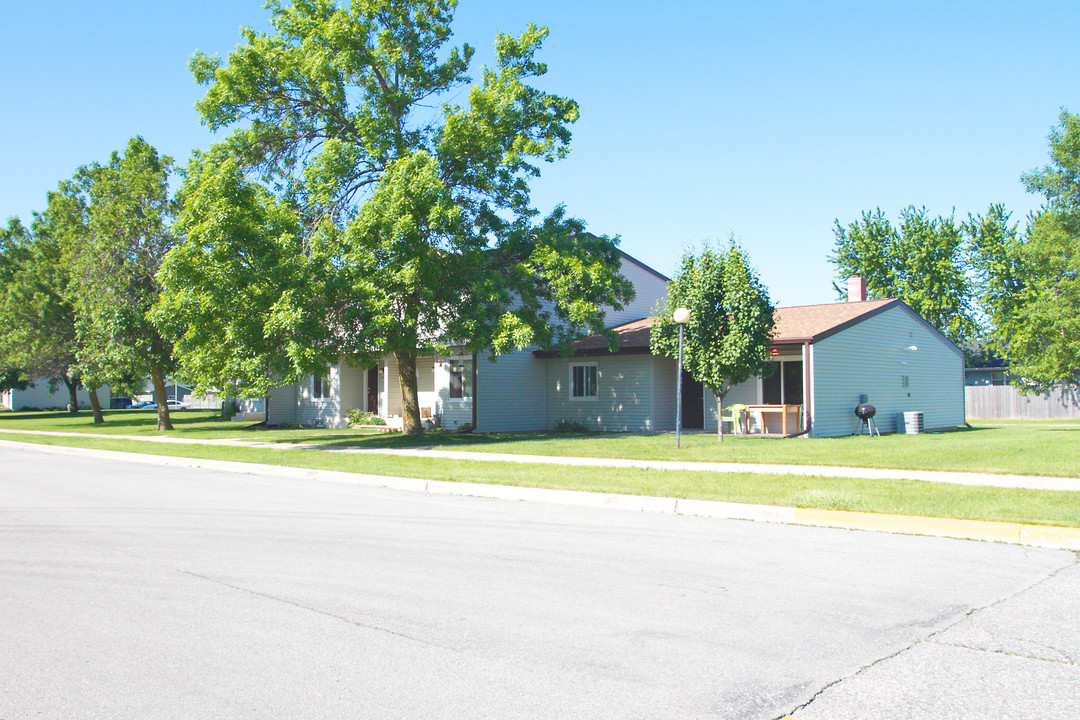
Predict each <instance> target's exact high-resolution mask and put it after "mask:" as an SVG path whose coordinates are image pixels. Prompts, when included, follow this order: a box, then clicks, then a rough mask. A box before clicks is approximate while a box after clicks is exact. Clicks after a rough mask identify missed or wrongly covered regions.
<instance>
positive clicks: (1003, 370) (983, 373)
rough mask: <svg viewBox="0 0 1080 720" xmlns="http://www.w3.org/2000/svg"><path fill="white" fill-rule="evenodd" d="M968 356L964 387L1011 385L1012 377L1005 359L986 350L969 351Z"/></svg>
mask: <svg viewBox="0 0 1080 720" xmlns="http://www.w3.org/2000/svg"><path fill="white" fill-rule="evenodd" d="M967 355H968V357H967V366H966V367H965V368H964V385H966V386H969V387H980V386H985V385H997V386H1001V385H1008V384H1009V380H1011V379H1012V376H1011V375H1010V374H1009V363H1008V361H1006V360H1005V359H1004V358H1001V357H998V356H997V354H995V353H993V352H990V351H988V350H986V349H984V348H975V349H969V352H968V354H967Z"/></svg>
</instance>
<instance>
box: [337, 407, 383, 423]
mask: <svg viewBox="0 0 1080 720" xmlns="http://www.w3.org/2000/svg"><path fill="white" fill-rule="evenodd" d="M345 418H346V419H347V420H348V421H349V426H350V427H352V426H353V425H385V424H386V421H385V420H383V419H382V418H381V417H379V416H378V415H376V414H375V413H369V412H367V411H366V410H363V409H361V408H353V409H352V410H350V411H349V412H348V413H346V414H345Z"/></svg>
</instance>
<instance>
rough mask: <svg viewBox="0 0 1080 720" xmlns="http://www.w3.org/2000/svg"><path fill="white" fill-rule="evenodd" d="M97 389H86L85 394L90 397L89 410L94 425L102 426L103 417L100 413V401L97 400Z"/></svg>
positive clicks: (103, 422)
mask: <svg viewBox="0 0 1080 720" xmlns="http://www.w3.org/2000/svg"><path fill="white" fill-rule="evenodd" d="M97 391H98V389H97V388H87V389H86V394H87V395H89V396H90V410H92V411H93V413H94V424H95V425H104V424H105V415H104V414H103V413H102V412H101V401H100V400H98V396H97Z"/></svg>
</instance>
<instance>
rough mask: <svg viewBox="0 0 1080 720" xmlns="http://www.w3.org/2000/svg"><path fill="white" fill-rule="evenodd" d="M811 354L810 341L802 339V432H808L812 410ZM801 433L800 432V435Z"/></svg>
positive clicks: (812, 375) (812, 374)
mask: <svg viewBox="0 0 1080 720" xmlns="http://www.w3.org/2000/svg"><path fill="white" fill-rule="evenodd" d="M810 363H811V354H810V341H809V340H805V341H803V408H804V410H803V423H802V424H803V426H802V432H803V433H806V434H810V415H811V413H812V412H813V405H812V401H813V397H814V392H813V390H814V388H813V386H812V378H813V377H814V373H813V372H811V370H812V368H811V367H810ZM801 434H802V433H800V435H801Z"/></svg>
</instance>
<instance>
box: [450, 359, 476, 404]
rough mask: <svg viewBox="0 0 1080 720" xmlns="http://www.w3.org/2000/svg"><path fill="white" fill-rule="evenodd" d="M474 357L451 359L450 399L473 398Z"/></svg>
mask: <svg viewBox="0 0 1080 720" xmlns="http://www.w3.org/2000/svg"><path fill="white" fill-rule="evenodd" d="M472 373H473V363H472V359H471V358H470V359H467V360H451V361H450V399H451V400H471V399H472Z"/></svg>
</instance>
